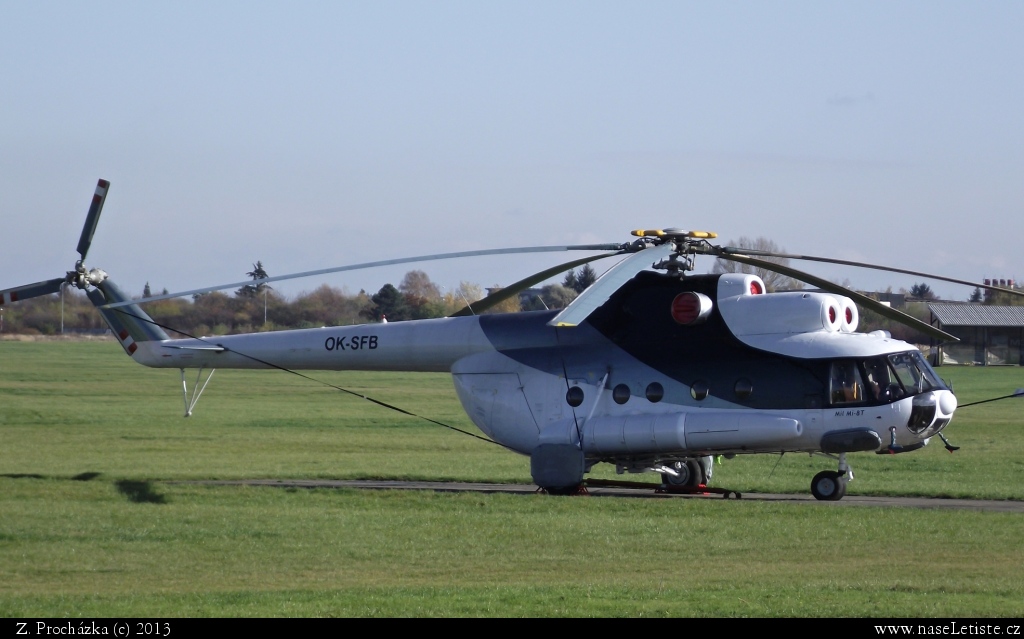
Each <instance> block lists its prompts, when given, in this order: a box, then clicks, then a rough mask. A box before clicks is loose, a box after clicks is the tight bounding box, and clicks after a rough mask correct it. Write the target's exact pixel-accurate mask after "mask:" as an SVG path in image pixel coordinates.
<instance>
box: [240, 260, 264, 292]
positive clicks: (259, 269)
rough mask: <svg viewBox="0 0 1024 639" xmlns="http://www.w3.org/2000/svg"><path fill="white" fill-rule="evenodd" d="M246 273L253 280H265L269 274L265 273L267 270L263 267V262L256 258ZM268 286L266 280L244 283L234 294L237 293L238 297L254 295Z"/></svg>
mask: <svg viewBox="0 0 1024 639" xmlns="http://www.w3.org/2000/svg"><path fill="white" fill-rule="evenodd" d="M246 275H248V276H249V277H251V278H252V279H253V281H257V280H265V279H267V278H268V277H270V276H269V275H267V272H266V271H265V270H264V269H263V262H261V261H259V260H257V261H256V263H255V264H253V265H252V270H251V271H249V272H248V273H246ZM268 288H271V287H270V286H268V285H267V283H266V282H259V283H258V284H246V285H245V286H243V287H242V288H240V289H238V290H237V291H235V295H237V296H238V297H256V296H257V295H259V294H260V293H263V292H264V291H265V290H266V289H268Z"/></svg>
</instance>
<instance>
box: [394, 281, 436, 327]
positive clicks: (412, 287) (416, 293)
mask: <svg viewBox="0 0 1024 639" xmlns="http://www.w3.org/2000/svg"><path fill="white" fill-rule="evenodd" d="M398 290H399V291H401V292H402V295H404V296H405V302H406V304H408V306H409V319H426V318H428V317H438V316H439V315H442V314H443V313H444V311H443V309H442V308H441V306H442V304H441V291H440V289H438V287H437V285H436V284H434V283H433V282H431V281H430V278H429V277H428V276H427V274H426V273H424V272H423V271H409V272H408V273H406V274H405V277H404V278H402V283H401V284H399V285H398Z"/></svg>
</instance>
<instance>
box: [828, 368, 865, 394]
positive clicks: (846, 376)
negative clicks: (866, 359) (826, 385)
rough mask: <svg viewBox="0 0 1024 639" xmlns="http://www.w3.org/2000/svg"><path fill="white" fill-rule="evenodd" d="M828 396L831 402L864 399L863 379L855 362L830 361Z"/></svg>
mask: <svg viewBox="0 0 1024 639" xmlns="http://www.w3.org/2000/svg"><path fill="white" fill-rule="evenodd" d="M829 397H831V398H832V403H833V404H856V403H860V402H863V401H864V380H863V378H862V377H861V374H860V370H859V369H858V368H857V362H855V361H853V360H846V361H837V362H832V381H831V389H830V391H829Z"/></svg>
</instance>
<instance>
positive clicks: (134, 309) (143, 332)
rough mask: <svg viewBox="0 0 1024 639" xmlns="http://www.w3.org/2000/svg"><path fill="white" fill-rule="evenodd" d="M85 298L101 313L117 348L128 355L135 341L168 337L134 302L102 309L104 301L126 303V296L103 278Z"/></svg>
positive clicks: (132, 353)
mask: <svg viewBox="0 0 1024 639" xmlns="http://www.w3.org/2000/svg"><path fill="white" fill-rule="evenodd" d="M87 294H88V296H89V300H90V301H91V302H92V303H93V306H95V307H96V310H98V311H99V312H100V315H102V316H103V320H104V321H105V322H106V323H107V326H109V327H110V330H111V331H113V332H114V335H116V336H117V339H118V341H120V342H121V347H122V348H124V351H125V352H126V353H128V354H129V355H134V354H135V350H136V349H137V348H138V345H137V344H138V343H139V342H152V341H161V340H166V339H170V338H169V337H168V336H167V333H165V332H164V331H163V329H162V328H160V327H159V326H157V325H156V322H154V321H153V318H151V317H150V316H149V315H147V314H146V312H145V311H143V310H142V309H141V308H139V306H138V305H137V304H129V305H127V306H120V307H118V308H103V306H104V305H106V304H112V303H114V302H126V301H129V299H130V298H128V297H127V296H126V295H125V294H124V293H123V292H121V289H119V288H118V287H117V286H116V285H115V284H114V283H113V282H111V281H110V280H108V279H105V280H103V281H102V282H100V283H99V284H97V285H96V287H95V288H92V289H90V290H89V292H88V293H87Z"/></svg>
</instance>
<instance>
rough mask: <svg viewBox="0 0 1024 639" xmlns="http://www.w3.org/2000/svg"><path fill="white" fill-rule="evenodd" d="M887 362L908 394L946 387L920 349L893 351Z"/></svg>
mask: <svg viewBox="0 0 1024 639" xmlns="http://www.w3.org/2000/svg"><path fill="white" fill-rule="evenodd" d="M889 362H890V363H891V364H892V368H893V370H894V371H895V372H896V376H897V377H898V378H899V380H900V382H901V383H902V384H903V388H905V389H906V391H907V393H908V394H911V395H916V394H918V393H923V392H925V391H930V390H936V389H940V388H945V387H946V385H945V384H943V383H942V380H940V379H939V376H938V375H936V374H935V371H934V370H932V367H931V366H929V365H928V362H926V361H925V359H924V356H923V355H921V353H920V351H910V352H909V353H894V354H892V355H890V356H889Z"/></svg>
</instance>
